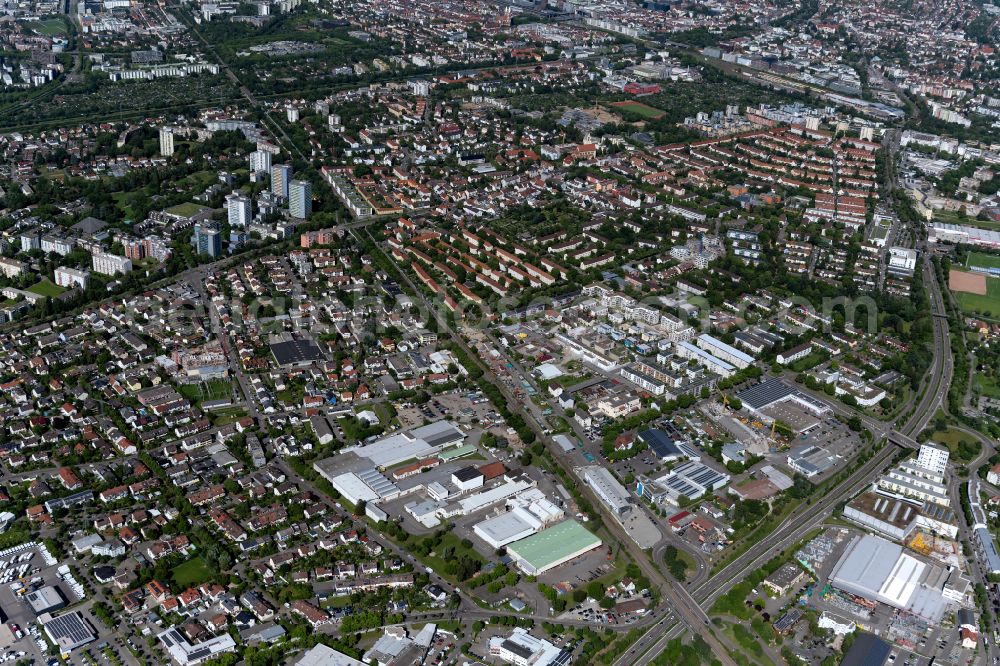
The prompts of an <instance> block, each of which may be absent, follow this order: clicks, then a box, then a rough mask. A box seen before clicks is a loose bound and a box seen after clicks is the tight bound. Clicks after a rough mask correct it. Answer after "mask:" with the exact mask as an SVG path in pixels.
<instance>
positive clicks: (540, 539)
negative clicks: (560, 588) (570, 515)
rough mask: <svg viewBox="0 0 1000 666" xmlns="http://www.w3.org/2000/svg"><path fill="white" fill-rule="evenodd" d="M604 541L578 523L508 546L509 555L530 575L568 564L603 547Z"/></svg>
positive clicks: (562, 526) (568, 523)
mask: <svg viewBox="0 0 1000 666" xmlns="http://www.w3.org/2000/svg"><path fill="white" fill-rule="evenodd" d="M602 543H603V542H602V541H601V540H600V539H599V538H598V537H596V536H595V535H593V534H591V533H590V532H588V531H587V530H586V529H584V527H583V526H582V525H580V523H578V522H576V521H575V520H564V521H563V522H561V523H559V524H557V525H554V526H553V527H549V528H548V529H544V530H542V531H541V532H539V533H537V534H535V535H533V536H530V537H528V538H527V539H522V540H520V541H518V542H516V543H514V544H511V545H510V546H508V547H507V553H508V554H509V555H510V556H511V557H512V558H513V559H514V562H515V563H516V564H517V566H518V567H519V568H520V569H521V570H522V571H524V572H525V573H526V574H528V575H529V576H537V575H539V574H542V573H545V572H546V571H548V570H549V569H552V568H554V567H557V566H559V565H560V564H563V563H565V562H569V561H570V560H572V559H573V558H575V557H579V556H580V555H583V554H584V553H587V552H590V551H591V550H593V549H595V548H598V547H600V546H601V544H602Z"/></svg>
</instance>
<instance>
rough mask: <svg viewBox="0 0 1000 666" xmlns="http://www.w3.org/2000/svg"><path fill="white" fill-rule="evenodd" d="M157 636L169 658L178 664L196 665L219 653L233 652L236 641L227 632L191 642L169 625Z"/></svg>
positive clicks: (183, 665)
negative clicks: (197, 641)
mask: <svg viewBox="0 0 1000 666" xmlns="http://www.w3.org/2000/svg"><path fill="white" fill-rule="evenodd" d="M157 638H159V639H160V643H162V644H163V648H164V649H165V650H166V652H167V654H169V655H170V658H171V659H172V660H173V661H174V662H175V663H177V664H179V666H198V665H199V664H203V663H205V662H206V661H208V660H209V659H214V658H216V657H218V656H219V655H220V654H224V653H226V652H233V651H234V650H235V649H236V641H234V640H233V637H232V636H230V635H229V634H220V635H219V636H216V637H214V638H210V639H208V640H207V641H202V642H201V643H197V644H191V643H190V642H189V641H188V639H187V638H185V637H184V635H183V634H182V633H181V632H180V631H178V630H177V628H176V627H171V628H169V629H167V630H166V631H164V632H163V633H161V634H160V635H159V636H157Z"/></svg>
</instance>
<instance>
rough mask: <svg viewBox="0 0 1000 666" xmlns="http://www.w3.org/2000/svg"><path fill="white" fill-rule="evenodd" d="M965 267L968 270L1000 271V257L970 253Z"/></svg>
mask: <svg viewBox="0 0 1000 666" xmlns="http://www.w3.org/2000/svg"><path fill="white" fill-rule="evenodd" d="M965 265H966V266H967V267H968V268H974V267H979V268H996V269H1000V257H997V256H995V255H992V254H984V253H983V252H970V253H969V258H968V259H967V260H966V262H965Z"/></svg>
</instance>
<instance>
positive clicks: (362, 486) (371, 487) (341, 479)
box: [316, 461, 401, 506]
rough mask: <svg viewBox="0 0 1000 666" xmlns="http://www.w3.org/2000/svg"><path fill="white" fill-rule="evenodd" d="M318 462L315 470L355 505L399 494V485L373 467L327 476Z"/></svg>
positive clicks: (387, 498) (389, 498) (393, 497)
mask: <svg viewBox="0 0 1000 666" xmlns="http://www.w3.org/2000/svg"><path fill="white" fill-rule="evenodd" d="M321 462H323V461H320V463H321ZM320 463H316V465H317V467H316V471H318V472H319V473H320V474H322V475H323V476H324V478H326V480H327V481H329V482H330V485H331V486H333V488H334V490H336V491H337V492H338V493H340V494H341V495H342V496H343V497H344V499H346V500H347V501H348V502H350V503H351V504H353V505H355V506H357V505H358V503H359V502H362V501H363V502H373V501H378V500H385V501H389V500H393V499H395V498H397V497H399V495H400V494H401V493H400V490H399V487H398V486H397V485H396V484H395V483H393V482H392V481H390V480H389V479H387V478H386V477H385V476H384V475H383V474H382V473H381V472H379V471H378V470H377V469H375V468H374V467H368V468H365V469H361V470H358V471H356V472H344V473H342V474H337V475H336V476H327V475H326V474H324V473H323V469H321V468H320V467H319V466H318V465H320Z"/></svg>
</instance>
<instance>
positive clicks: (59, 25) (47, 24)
mask: <svg viewBox="0 0 1000 666" xmlns="http://www.w3.org/2000/svg"><path fill="white" fill-rule="evenodd" d="M28 27H30V28H31V29H32V30H34V31H35V32H37V33H38V34H39V35H44V36H46V37H54V36H57V35H60V36H61V35H65V34H66V23H65V21H63V20H62V19H61V18H50V19H44V20H42V21H35V22H33V23H29V24H28Z"/></svg>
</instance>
